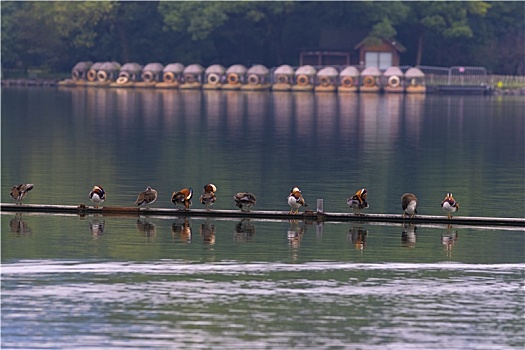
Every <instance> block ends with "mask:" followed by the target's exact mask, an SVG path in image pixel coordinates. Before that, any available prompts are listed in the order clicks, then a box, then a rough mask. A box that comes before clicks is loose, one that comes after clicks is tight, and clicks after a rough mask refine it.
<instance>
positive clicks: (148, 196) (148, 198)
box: [135, 186, 157, 208]
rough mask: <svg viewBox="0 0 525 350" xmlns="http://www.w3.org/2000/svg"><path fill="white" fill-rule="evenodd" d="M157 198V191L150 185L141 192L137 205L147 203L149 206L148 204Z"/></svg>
mask: <svg viewBox="0 0 525 350" xmlns="http://www.w3.org/2000/svg"><path fill="white" fill-rule="evenodd" d="M156 200H157V191H156V190H154V189H153V188H151V187H150V186H148V187H147V188H146V189H145V190H144V191H142V192H140V193H139V196H138V197H137V200H136V201H135V204H136V205H145V206H146V208H148V204H152V203H153V202H155V201H156Z"/></svg>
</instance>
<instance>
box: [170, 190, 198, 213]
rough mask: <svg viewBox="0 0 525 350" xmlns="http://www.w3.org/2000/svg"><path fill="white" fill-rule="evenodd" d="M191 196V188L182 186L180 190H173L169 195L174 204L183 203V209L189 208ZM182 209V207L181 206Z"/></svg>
mask: <svg viewBox="0 0 525 350" xmlns="http://www.w3.org/2000/svg"><path fill="white" fill-rule="evenodd" d="M192 198H193V189H192V188H191V187H189V188H183V189H182V190H180V191H178V192H173V194H172V195H171V201H172V202H173V204H175V206H177V207H178V206H179V205H183V206H184V210H188V209H190V206H191V204H192V203H191V199H192ZM181 210H182V208H181Z"/></svg>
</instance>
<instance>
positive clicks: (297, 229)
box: [288, 220, 306, 248]
mask: <svg viewBox="0 0 525 350" xmlns="http://www.w3.org/2000/svg"><path fill="white" fill-rule="evenodd" d="M305 232H306V226H303V225H300V224H299V222H298V221H297V220H290V227H288V243H289V244H290V246H291V247H292V248H299V246H300V244H301V240H302V239H303V236H304V234H305Z"/></svg>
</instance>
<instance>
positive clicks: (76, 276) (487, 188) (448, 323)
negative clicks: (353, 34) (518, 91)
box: [1, 88, 525, 349]
mask: <svg viewBox="0 0 525 350" xmlns="http://www.w3.org/2000/svg"><path fill="white" fill-rule="evenodd" d="M523 110H525V100H524V99H523V97H483V96H482V97H479V96H397V95H396V96H389V95H381V96H378V95H355V96H354V95H350V96H345V97H342V96H337V95H332V94H317V95H313V94H301V93H299V94H298V93H246V92H224V91H223V92H221V91H219V92H200V91H153V90H104V89H64V90H58V89H40V88H39V89H25V88H24V89H19V88H3V89H2V180H1V181H2V194H1V196H2V201H3V202H8V201H10V198H9V196H8V194H9V190H10V187H11V186H13V185H14V184H15V183H20V182H32V183H34V184H35V185H36V186H35V189H34V190H33V191H32V192H30V193H29V195H28V197H27V199H26V202H27V203H51V204H74V205H76V204H79V203H88V200H87V193H88V192H89V190H90V189H91V187H92V185H93V184H95V183H97V184H101V185H102V186H104V187H105V189H106V190H107V192H108V200H107V202H106V203H105V204H107V205H131V204H132V203H133V201H134V200H135V197H136V195H137V193H138V192H139V191H141V190H142V189H143V188H145V187H146V186H147V185H151V186H153V187H155V188H157V189H158V190H159V200H158V201H157V202H156V203H155V204H154V205H153V206H154V207H168V206H170V205H171V203H170V201H169V197H170V195H171V192H172V191H173V190H175V189H178V188H180V187H185V186H192V187H193V188H194V190H195V194H196V196H198V194H200V191H201V188H202V186H203V185H204V184H205V183H207V182H213V183H214V184H215V185H217V187H218V192H217V195H218V200H217V203H216V208H219V209H232V208H233V205H232V201H231V195H232V194H233V193H235V192H237V191H240V190H248V191H252V192H254V193H255V194H256V195H257V197H258V201H257V208H258V209H269V210H288V208H287V205H286V195H287V193H288V191H289V190H290V188H291V187H292V186H294V185H299V186H300V187H301V189H302V191H303V194H304V195H305V197H306V199H307V201H310V202H311V203H312V205H315V200H316V199H317V198H324V200H325V210H327V211H346V210H348V208H347V207H346V205H345V201H346V198H347V197H348V195H349V194H350V193H353V192H355V190H357V189H358V188H359V187H367V189H368V190H369V201H370V209H369V212H371V213H398V212H399V197H400V196H401V194H402V193H404V192H406V191H411V192H414V193H416V194H417V195H418V197H419V198H420V200H421V207H420V212H421V213H422V214H430V215H434V214H436V215H443V213H442V212H441V209H440V208H439V202H440V201H441V200H442V198H443V197H444V194H445V193H446V192H448V191H451V192H453V193H454V196H455V197H456V199H457V200H458V201H459V202H460V205H461V208H460V212H459V213H458V214H459V215H466V216H467V215H484V216H506V217H523V215H524V193H525V188H524V187H525V181H524V172H525V165H524V163H525V161H524V159H525V143H524V126H525V124H524V116H523ZM193 206H194V207H200V204H199V203H198V202H197V201H195V203H194V204H193ZM1 230H2V233H1V238H2V258H1V261H2V310H1V311H2V316H1V317H2V325H1V331H2V341H1V346H2V348H6V349H7V348H20V349H27V348H93V349H99V348H126V349H128V348H159V349H166V348H192V349H193V348H196V349H199V348H200V349H224V348H239V349H244V348H255V349H268V348H271V349H285V348H302V349H304V348H312V349H314V348H315V349H320V348H331V349H343V348H345V349H346V348H348V349H522V348H523V347H524V346H525V334H524V328H525V322H524V318H523V316H524V298H525V293H524V292H525V287H524V285H525V283H524V281H525V279H524V273H523V271H524V267H525V264H524V261H523V260H524V255H525V254H524V253H525V246H524V237H525V231H524V230H523V229H521V228H488V227H461V226H457V227H456V226H455V227H446V226H440V225H420V226H418V227H411V226H409V227H403V226H402V225H378V224H373V223H367V224H358V223H356V224H351V223H345V224H337V223H326V224H324V225H317V224H315V223H304V222H280V221H254V220H252V221H235V220H216V219H213V218H212V219H209V220H205V219H196V218H189V219H187V220H185V219H183V218H162V217H155V218H153V217H140V218H133V217H103V216H87V217H83V218H80V217H78V216H67V215H62V216H56V215H30V214H22V215H15V214H12V213H6V212H3V213H2V215H1Z"/></svg>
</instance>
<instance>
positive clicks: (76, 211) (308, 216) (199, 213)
mask: <svg viewBox="0 0 525 350" xmlns="http://www.w3.org/2000/svg"><path fill="white" fill-rule="evenodd" d="M0 209H1V211H2V212H4V213H5V212H9V213H47V214H71V215H78V216H87V215H103V216H137V217H138V216H150V217H155V216H157V217H214V218H232V219H239V218H240V219H243V218H244V219H265V220H304V221H316V222H352V221H354V222H356V221H357V222H384V223H413V224H423V223H424V224H445V225H448V224H450V225H452V224H455V225H476V226H479V225H483V226H507V227H525V219H523V218H496V217H472V216H471V217H465V216H455V217H453V218H451V219H449V218H448V217H447V216H446V215H443V216H437V215H417V216H415V217H413V218H408V217H406V218H405V217H403V215H401V214H362V215H355V214H353V213H350V212H349V213H328V212H323V211H312V210H306V211H304V212H302V213H299V214H296V215H292V214H290V213H289V212H287V211H257V210H252V211H249V212H242V211H240V210H213V209H212V210H205V209H190V210H179V209H175V208H144V207H141V208H139V207H101V208H94V207H91V206H86V205H84V204H81V205H78V206H74V205H41V204H24V205H15V204H6V203H1V204H0Z"/></svg>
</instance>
